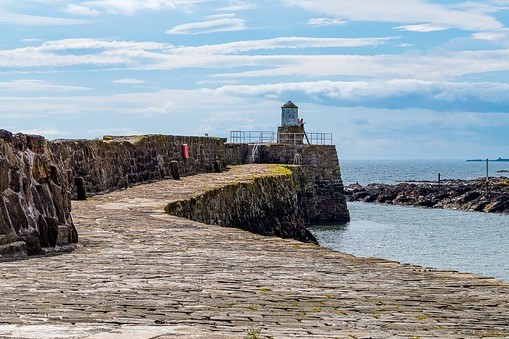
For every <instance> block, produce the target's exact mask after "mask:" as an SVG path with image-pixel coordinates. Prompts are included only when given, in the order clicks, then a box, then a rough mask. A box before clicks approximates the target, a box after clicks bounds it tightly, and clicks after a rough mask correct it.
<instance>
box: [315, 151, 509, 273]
mask: <svg viewBox="0 0 509 339" xmlns="http://www.w3.org/2000/svg"><path fill="white" fill-rule="evenodd" d="M505 170H509V162H489V163H488V175H489V176H490V177H495V176H497V177H499V176H509V173H504V172H500V171H505ZM438 173H440V176H441V179H442V180H447V179H475V178H481V177H482V178H484V177H486V163H485V162H466V161H465V160H343V161H342V162H341V174H342V178H343V182H344V184H345V186H346V185H348V184H352V183H359V184H361V185H366V184H368V183H397V182H400V181H423V180H428V181H431V180H437V178H438ZM348 208H349V210H350V216H351V221H350V222H348V223H344V224H337V225H327V226H312V227H311V231H312V233H313V234H314V235H315V237H316V238H317V240H318V242H319V243H320V244H321V245H323V246H326V247H329V248H331V249H333V250H336V251H340V252H344V253H349V254H352V255H355V256H358V257H376V258H384V259H389V260H394V261H398V262H401V263H408V264H412V265H419V266H423V267H427V268H434V269H440V270H453V271H459V272H465V273H473V274H477V275H481V276H485V277H493V278H496V279H498V280H501V281H505V282H509V215H501V214H491V213H490V214H488V213H482V212H463V211H455V210H441V209H429V208H419V207H407V206H392V205H380V204H368V203H360V202H351V203H348Z"/></svg>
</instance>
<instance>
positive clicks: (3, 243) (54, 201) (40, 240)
mask: <svg viewBox="0 0 509 339" xmlns="http://www.w3.org/2000/svg"><path fill="white" fill-rule="evenodd" d="M57 160H58V159H55V158H54V156H53V154H52V153H51V151H50V149H49V145H48V142H47V141H46V140H45V139H44V138H43V137H39V136H30V135H23V134H15V135H13V134H12V133H10V132H8V131H4V130H0V257H4V256H13V255H14V256H15V255H36V254H44V253H47V252H51V251H59V250H70V249H72V248H73V244H75V243H76V242H77V241H78V235H77V232H76V229H75V228H74V225H73V223H72V218H71V201H70V196H69V193H68V192H69V187H68V181H67V178H65V177H64V176H63V175H62V171H61V170H60V168H59V166H58V164H57Z"/></svg>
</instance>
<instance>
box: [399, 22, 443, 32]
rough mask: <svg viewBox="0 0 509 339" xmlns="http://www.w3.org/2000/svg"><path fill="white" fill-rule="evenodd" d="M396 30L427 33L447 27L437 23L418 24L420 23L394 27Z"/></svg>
mask: <svg viewBox="0 0 509 339" xmlns="http://www.w3.org/2000/svg"><path fill="white" fill-rule="evenodd" d="M394 28H395V29H397V30H400V31H409V32H419V33H428V32H438V31H445V30H447V29H449V28H448V27H445V26H439V25H431V24H420V25H404V26H398V27H394Z"/></svg>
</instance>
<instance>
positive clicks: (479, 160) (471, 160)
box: [467, 157, 509, 162]
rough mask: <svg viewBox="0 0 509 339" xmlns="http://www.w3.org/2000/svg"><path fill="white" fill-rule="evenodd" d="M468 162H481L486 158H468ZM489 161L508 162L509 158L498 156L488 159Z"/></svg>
mask: <svg viewBox="0 0 509 339" xmlns="http://www.w3.org/2000/svg"><path fill="white" fill-rule="evenodd" d="M467 161H468V162H481V161H486V159H469V160H467ZM488 161H489V162H509V159H504V158H501V157H499V158H498V159H489V160H488Z"/></svg>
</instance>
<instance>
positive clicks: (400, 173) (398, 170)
mask: <svg viewBox="0 0 509 339" xmlns="http://www.w3.org/2000/svg"><path fill="white" fill-rule="evenodd" d="M499 170H509V162H490V163H489V165H488V172H489V175H490V176H492V177H495V176H509V173H497V171H499ZM438 173H440V174H441V177H442V179H475V178H480V177H483V178H484V177H486V163H485V162H466V161H464V160H342V161H341V175H342V178H343V181H344V183H345V184H351V183H355V182H359V183H360V184H361V185H366V184H369V183H386V184H389V183H396V182H398V181H406V180H437V176H438Z"/></svg>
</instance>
